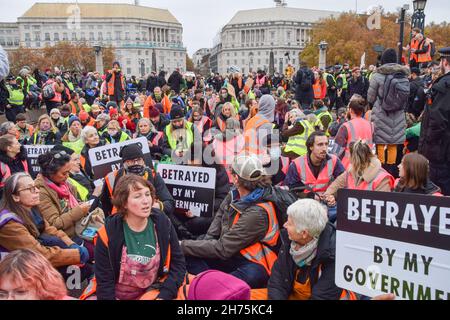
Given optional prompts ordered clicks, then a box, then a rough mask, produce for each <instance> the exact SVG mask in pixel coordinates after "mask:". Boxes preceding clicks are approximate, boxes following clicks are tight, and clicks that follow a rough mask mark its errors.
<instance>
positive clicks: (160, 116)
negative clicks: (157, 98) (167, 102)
mask: <svg viewBox="0 0 450 320" xmlns="http://www.w3.org/2000/svg"><path fill="white" fill-rule="evenodd" d="M161 108H162V105H161ZM149 119H150V121H151V122H152V123H153V125H154V126H155V128H156V131H158V132H164V129H165V128H166V126H167V125H168V124H169V123H170V120H169V119H167V116H166V115H165V114H164V113H161V112H160V111H159V109H158V104H156V106H155V107H151V108H150V109H149Z"/></svg>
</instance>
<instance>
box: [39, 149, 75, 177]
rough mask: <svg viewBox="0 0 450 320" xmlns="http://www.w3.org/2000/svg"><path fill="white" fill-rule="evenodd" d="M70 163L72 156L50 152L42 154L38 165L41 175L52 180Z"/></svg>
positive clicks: (59, 152) (61, 152) (63, 152)
mask: <svg viewBox="0 0 450 320" xmlns="http://www.w3.org/2000/svg"><path fill="white" fill-rule="evenodd" d="M69 162H70V155H69V154H67V153H66V152H65V151H56V150H52V151H50V152H47V153H44V154H41V155H40V156H39V157H38V164H39V166H40V167H41V173H42V175H43V176H44V177H46V178H50V176H51V175H54V174H55V173H57V172H58V170H59V169H61V168H62V167H64V166H65V165H66V164H67V163H69Z"/></svg>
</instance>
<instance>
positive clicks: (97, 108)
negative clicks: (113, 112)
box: [89, 102, 102, 121]
mask: <svg viewBox="0 0 450 320" xmlns="http://www.w3.org/2000/svg"><path fill="white" fill-rule="evenodd" d="M101 113H102V110H101V109H100V106H99V105H98V102H94V104H93V105H92V106H91V111H90V112H89V116H90V117H91V118H92V119H94V121H95V119H97V117H98V116H99V115H100V114H101Z"/></svg>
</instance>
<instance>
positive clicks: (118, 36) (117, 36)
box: [116, 31, 122, 40]
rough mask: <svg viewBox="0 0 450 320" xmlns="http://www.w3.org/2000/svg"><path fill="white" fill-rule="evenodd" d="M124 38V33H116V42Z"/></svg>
mask: <svg viewBox="0 0 450 320" xmlns="http://www.w3.org/2000/svg"><path fill="white" fill-rule="evenodd" d="M121 37H122V31H116V40H120V38H121Z"/></svg>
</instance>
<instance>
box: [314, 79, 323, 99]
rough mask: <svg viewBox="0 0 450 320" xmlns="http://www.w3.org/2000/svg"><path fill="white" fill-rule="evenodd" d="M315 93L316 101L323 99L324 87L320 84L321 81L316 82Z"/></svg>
mask: <svg viewBox="0 0 450 320" xmlns="http://www.w3.org/2000/svg"><path fill="white" fill-rule="evenodd" d="M312 87H313V91H314V99H321V98H322V85H321V84H320V81H316V82H315V83H314V84H313V85H312Z"/></svg>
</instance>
